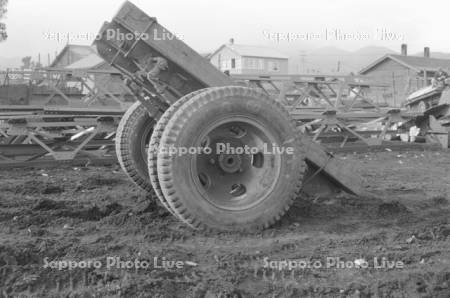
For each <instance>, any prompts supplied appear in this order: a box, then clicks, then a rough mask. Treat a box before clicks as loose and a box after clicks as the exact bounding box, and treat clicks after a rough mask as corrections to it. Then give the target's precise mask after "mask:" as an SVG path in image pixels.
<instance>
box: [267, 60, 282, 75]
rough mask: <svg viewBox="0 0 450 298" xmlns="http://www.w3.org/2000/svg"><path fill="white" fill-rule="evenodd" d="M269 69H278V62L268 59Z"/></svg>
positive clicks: (275, 70)
mask: <svg viewBox="0 0 450 298" xmlns="http://www.w3.org/2000/svg"><path fill="white" fill-rule="evenodd" d="M269 71H274V72H278V71H280V62H279V61H269Z"/></svg>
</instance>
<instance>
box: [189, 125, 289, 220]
mask: <svg viewBox="0 0 450 298" xmlns="http://www.w3.org/2000/svg"><path fill="white" fill-rule="evenodd" d="M208 127H209V128H208V129H205V130H204V131H203V132H202V133H200V134H199V137H198V138H197V139H196V140H195V145H196V146H195V148H203V150H202V151H201V153H200V154H196V155H194V158H192V159H191V171H190V173H191V178H192V179H193V180H194V183H195V185H196V188H197V191H198V193H199V194H200V195H201V196H202V197H203V198H204V199H206V200H207V201H209V202H210V203H211V204H212V205H214V206H215V207H217V208H220V209H223V210H232V211H233V210H234V211H237V210H245V209H248V208H251V207H252V206H254V205H257V204H258V203H259V202H261V201H262V200H264V199H265V198H266V197H267V196H268V195H269V194H270V193H271V191H272V190H273V188H274V187H275V185H276V183H277V180H278V179H277V177H278V176H279V174H280V171H281V156H280V154H273V152H272V144H278V140H277V139H276V138H275V137H274V134H273V133H272V132H271V131H270V130H269V129H268V128H267V127H264V126H263V125H262V124H261V123H259V122H258V121H256V120H255V119H251V118H248V117H245V116H236V117H232V118H231V117H227V118H224V119H222V120H218V121H216V122H215V123H214V124H212V125H208ZM265 146H266V147H265ZM205 148H210V149H211V150H210V151H207V150H206V149H205Z"/></svg>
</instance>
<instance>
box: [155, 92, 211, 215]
mask: <svg viewBox="0 0 450 298" xmlns="http://www.w3.org/2000/svg"><path fill="white" fill-rule="evenodd" d="M204 90H208V89H202V90H197V91H194V92H192V93H189V94H187V95H185V96H183V97H182V98H180V99H179V100H178V101H176V102H175V103H174V104H172V105H171V106H170V107H169V108H168V109H167V110H166V111H165V112H164V114H163V115H162V116H161V118H159V120H158V122H157V123H156V125H155V127H154V129H153V133H152V137H151V139H150V144H149V147H148V153H147V161H148V162H147V164H148V173H149V177H150V183H151V186H152V188H153V190H154V191H155V194H156V196H157V197H158V199H159V200H160V202H161V204H162V205H163V206H164V207H166V208H167V210H169V211H170V212H171V213H172V214H173V215H175V216H176V214H175V212H174V211H173V210H172V208H171V207H170V205H169V204H168V203H167V201H166V199H165V198H164V194H163V193H162V190H161V185H160V184H159V179H158V169H157V160H158V148H159V142H160V139H161V136H162V134H163V131H164V129H165V127H166V125H167V123H168V122H169V120H170V118H172V115H173V114H174V113H175V112H176V111H177V110H178V108H179V107H180V106H182V105H183V104H184V103H185V102H187V101H188V100H190V99H191V98H192V97H194V96H196V95H197V94H200V93H201V92H203V91H204Z"/></svg>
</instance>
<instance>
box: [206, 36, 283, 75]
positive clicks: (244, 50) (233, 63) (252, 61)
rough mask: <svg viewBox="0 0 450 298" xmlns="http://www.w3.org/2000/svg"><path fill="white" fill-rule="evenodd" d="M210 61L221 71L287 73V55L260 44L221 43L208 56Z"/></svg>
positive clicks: (231, 72) (234, 72) (231, 41)
mask: <svg viewBox="0 0 450 298" xmlns="http://www.w3.org/2000/svg"><path fill="white" fill-rule="evenodd" d="M209 60H210V61H211V63H212V64H213V65H214V66H216V67H217V68H218V69H219V70H221V71H222V72H225V71H228V72H229V73H230V74H231V75H233V74H287V73H288V56H287V55H284V54H282V53H280V52H279V51H277V50H275V49H272V48H267V47H260V46H248V45H238V44H234V42H233V40H230V43H229V44H224V45H222V46H221V47H220V48H219V49H217V50H216V51H215V52H214V53H212V54H211V55H210V56H209Z"/></svg>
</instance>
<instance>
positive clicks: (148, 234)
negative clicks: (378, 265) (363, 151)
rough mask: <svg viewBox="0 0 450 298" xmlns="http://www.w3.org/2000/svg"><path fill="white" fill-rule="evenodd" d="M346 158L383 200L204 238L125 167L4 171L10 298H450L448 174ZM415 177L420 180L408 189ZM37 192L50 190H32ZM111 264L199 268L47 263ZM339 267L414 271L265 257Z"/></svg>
mask: <svg viewBox="0 0 450 298" xmlns="http://www.w3.org/2000/svg"><path fill="white" fill-rule="evenodd" d="M413 154H416V153H411V155H413ZM413 156H414V155H413ZM448 157H449V156H445V155H441V156H440V158H441V159H448ZM346 158H351V159H356V160H360V161H361V162H363V163H364V164H365V165H366V170H367V172H366V174H365V175H366V178H367V179H368V180H369V183H370V189H371V190H372V191H373V192H375V193H376V194H377V195H378V196H379V197H381V200H377V199H373V198H359V197H354V196H348V195H342V194H337V195H335V196H330V197H317V198H304V199H303V200H300V199H298V200H297V201H296V202H295V204H294V206H293V207H292V208H291V210H290V211H289V212H288V214H287V215H286V216H285V217H284V218H283V219H282V221H281V222H280V223H279V224H277V225H276V226H274V227H273V228H271V229H269V230H266V231H263V232H261V233H257V234H242V233H241V234H235V233H219V234H217V233H198V232H195V231H192V230H190V229H188V228H186V227H185V226H183V225H182V224H181V223H179V222H178V221H176V220H175V219H174V218H172V216H170V214H169V213H168V212H167V211H166V210H164V209H162V208H161V207H160V206H159V205H158V204H157V203H149V202H148V201H147V199H146V198H145V194H144V193H142V192H141V191H139V190H137V189H136V188H135V187H134V186H133V185H132V184H131V183H130V182H128V181H127V180H126V178H125V176H124V175H123V174H121V173H118V172H117V171H115V169H114V168H87V169H72V168H66V169H53V170H46V171H45V172H42V171H40V170H28V171H26V170H20V171H18V170H17V171H12V172H11V173H9V172H8V173H7V172H2V171H0V178H1V179H3V180H0V181H5V183H2V184H0V239H2V242H1V243H0V293H3V295H4V296H7V295H17V294H26V295H28V294H35V295H38V296H39V295H40V296H43V295H44V293H52V294H53V295H55V296H61V295H67V294H69V293H72V294H77V295H86V296H87V297H90V296H92V295H93V294H94V293H95V294H96V295H97V296H105V295H109V296H135V295H137V294H138V293H143V292H145V293H147V295H150V296H157V295H161V297H219V296H220V297H272V296H274V297H299V296H312V297H327V296H329V297H336V296H355V297H370V296H371V295H372V296H376V295H378V296H381V297H383V296H389V295H404V296H410V297H412V296H420V295H422V296H426V295H428V296H432V297H439V296H441V297H445V294H446V293H448V290H449V289H450V288H449V283H450V269H449V268H450V264H449V263H448V260H450V252H449V247H450V245H449V244H450V224H449V219H448V212H449V201H448V193H449V191H450V189H449V186H448V185H445V183H444V181H445V178H447V179H448V178H449V177H448V173H447V177H442V176H441V175H442V173H443V171H444V168H445V163H442V160H440V159H439V158H437V159H435V157H434V155H430V156H428V155H427V156H424V157H421V158H418V159H420V160H422V159H423V161H422V162H423V164H422V165H421V166H420V168H417V169H414V167H413V166H414V164H413V163H412V161H414V160H415V159H411V160H412V161H405V160H407V159H408V158H410V157H409V156H405V157H403V158H402V160H403V161H405V162H404V163H403V164H402V165H400V164H399V165H400V166H399V167H392V166H389V165H391V164H392V163H395V162H397V161H398V159H399V158H398V157H397V155H393V154H373V155H370V156H369V157H365V156H359V155H356V156H350V157H349V156H347V157H346ZM369 159H371V160H369ZM441 164H442V165H441ZM411 168H413V170H411ZM428 168H430V169H431V171H430V173H432V174H436V175H440V176H439V177H436V181H434V182H433V183H431V184H426V183H425V182H424V181H422V180H423V179H422V180H421V179H420V175H424V173H426V171H427V169H428ZM444 173H445V172H444ZM42 174H46V175H48V176H45V175H44V176H43V175H42ZM409 176H411V177H413V178H412V179H409V178H408V179H409V180H408V179H406V178H405V177H409ZM33 177H34V178H33ZM386 177H391V178H390V179H388V180H386ZM30 181H39V182H34V183H31V184H29V185H28V186H27V187H23V185H27V184H28V183H29V182H30ZM404 181H406V182H404ZM421 181H422V182H421ZM447 181H448V180H447ZM47 189H50V190H51V189H54V190H55V191H48V190H47ZM419 190H420V191H419ZM413 236H414V237H413ZM411 239H413V240H411ZM408 240H410V241H408ZM111 255H114V256H119V257H121V258H123V259H134V258H140V259H145V260H151V259H152V257H155V256H158V257H162V256H164V257H166V258H167V259H176V260H178V259H180V260H184V261H189V262H192V263H193V264H196V266H187V267H185V268H183V269H182V270H137V271H136V270H134V269H133V270H105V268H100V269H95V268H94V269H92V268H91V269H76V270H71V271H68V270H62V271H60V270H50V269H49V268H46V269H45V268H43V259H44V258H46V257H48V258H49V260H65V259H75V260H85V259H95V260H105V258H106V257H108V256H111ZM328 256H331V257H341V258H343V259H345V260H355V259H357V258H361V257H364V258H366V259H372V258H374V257H379V256H385V257H388V258H389V259H392V260H401V261H403V262H405V265H406V269H404V270H381V271H380V270H374V269H369V270H366V271H358V270H350V269H348V270H337V269H336V270H331V269H323V268H320V269H314V268H313V269H306V270H297V271H293V270H291V271H289V270H281V271H280V270H274V269H271V268H264V258H265V257H268V258H269V259H271V260H284V259H291V260H297V259H305V260H324V259H326V257H328ZM0 296H1V295H0Z"/></svg>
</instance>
